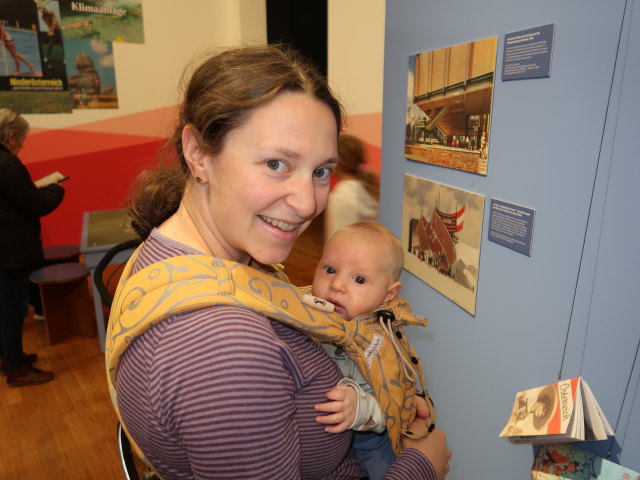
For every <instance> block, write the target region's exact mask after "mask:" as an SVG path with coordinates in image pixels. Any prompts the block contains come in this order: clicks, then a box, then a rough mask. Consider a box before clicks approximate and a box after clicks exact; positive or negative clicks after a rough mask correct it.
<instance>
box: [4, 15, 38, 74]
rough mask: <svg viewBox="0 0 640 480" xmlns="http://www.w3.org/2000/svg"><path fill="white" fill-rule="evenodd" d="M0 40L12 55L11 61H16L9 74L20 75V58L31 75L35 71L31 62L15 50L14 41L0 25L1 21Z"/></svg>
mask: <svg viewBox="0 0 640 480" xmlns="http://www.w3.org/2000/svg"><path fill="white" fill-rule="evenodd" d="M0 42H2V44H3V45H4V48H6V49H7V50H8V51H9V53H10V54H11V56H12V57H13V61H14V62H16V71H15V72H13V73H12V74H11V75H12V76H14V77H15V76H16V75H20V60H22V61H23V62H24V64H25V65H26V66H27V67H29V74H30V75H33V74H34V73H35V71H34V70H33V64H32V63H31V62H29V60H27V59H26V58H25V57H24V56H22V55H20V54H19V53H18V52H17V50H16V41H15V40H14V39H13V37H12V36H11V35H10V34H9V32H7V31H6V30H5V29H4V27H3V26H2V22H0Z"/></svg>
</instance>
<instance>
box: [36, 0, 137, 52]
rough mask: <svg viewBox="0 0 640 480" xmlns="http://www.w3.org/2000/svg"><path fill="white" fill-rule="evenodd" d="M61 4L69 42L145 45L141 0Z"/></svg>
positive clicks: (87, 0)
mask: <svg viewBox="0 0 640 480" xmlns="http://www.w3.org/2000/svg"><path fill="white" fill-rule="evenodd" d="M37 1H39V2H40V3H45V2H46V1H47V0H37ZM59 1H60V9H61V13H62V32H63V36H64V38H65V39H68V38H74V39H86V40H99V41H103V42H127V43H144V25H143V21H142V2H141V0H137V1H136V0H83V1H75V0H59Z"/></svg>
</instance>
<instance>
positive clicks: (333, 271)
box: [325, 267, 336, 275]
mask: <svg viewBox="0 0 640 480" xmlns="http://www.w3.org/2000/svg"><path fill="white" fill-rule="evenodd" d="M325 271H326V272H327V273H328V274H329V275H333V274H335V273H336V269H335V268H333V267H327V268H325Z"/></svg>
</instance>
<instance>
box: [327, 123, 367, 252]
mask: <svg viewBox="0 0 640 480" xmlns="http://www.w3.org/2000/svg"><path fill="white" fill-rule="evenodd" d="M338 157H339V158H340V163H339V164H338V167H337V168H336V170H335V172H334V173H335V176H336V178H337V179H338V184H337V185H336V186H335V188H334V189H333V191H332V192H331V194H330V195H329V204H328V205H327V211H326V212H325V227H324V236H325V239H328V238H329V237H330V236H331V235H332V234H333V233H335V232H337V231H338V230H340V229H341V228H343V227H346V226H347V225H351V224H352V223H356V222H362V221H367V220H370V221H377V220H378V215H379V210H380V205H379V203H378V198H379V196H380V192H379V190H380V184H379V181H378V178H377V176H376V175H375V174H374V173H373V172H371V171H369V170H366V169H365V168H364V167H365V161H364V145H363V144H362V141H361V140H360V139H359V138H358V137H354V136H353V135H340V137H339V138H338Z"/></svg>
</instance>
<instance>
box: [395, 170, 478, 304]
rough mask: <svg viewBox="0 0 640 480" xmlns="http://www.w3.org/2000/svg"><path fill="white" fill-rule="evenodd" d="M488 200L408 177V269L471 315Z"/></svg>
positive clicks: (405, 224) (404, 212)
mask: <svg viewBox="0 0 640 480" xmlns="http://www.w3.org/2000/svg"><path fill="white" fill-rule="evenodd" d="M483 212H484V196H483V195H478V194H476V193H471V192H467V191H465V190H460V189H458V188H454V187H450V186H448V185H444V184H441V183H437V182H433V181H430V180H425V179H423V178H419V177H415V176H413V175H405V176H404V201H403V209H402V222H403V223H402V246H403V247H404V250H405V261H404V267H405V268H406V269H407V270H408V271H409V272H411V273H412V274H414V275H415V276H416V277H418V278H419V279H421V280H422V281H423V282H425V283H427V284H428V285H430V286H431V287H433V288H434V289H436V290H437V291H438V292H440V293H442V294H443V295H444V296H445V297H447V298H449V299H450V300H451V301H453V302H454V303H456V304H457V305H459V306H460V307H462V308H463V309H464V310H466V311H467V312H469V313H470V314H471V315H475V312H476V292H477V286H478V269H479V261H480V241H481V238H482V217H483Z"/></svg>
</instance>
